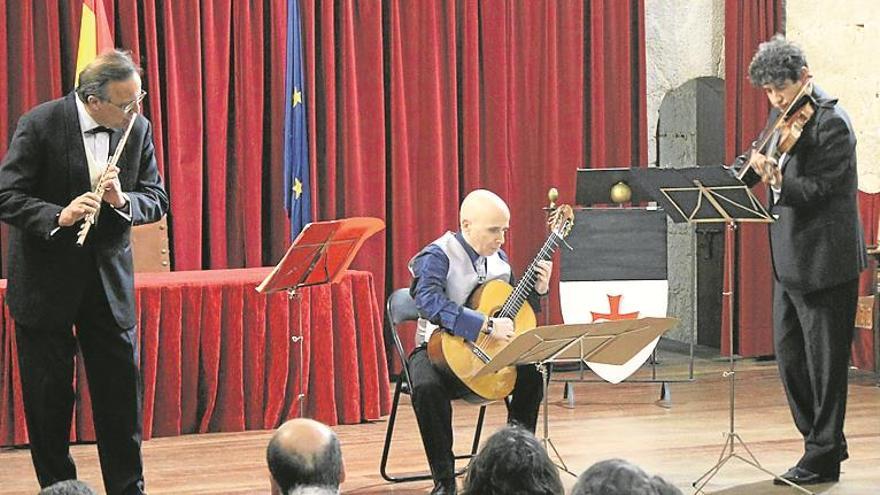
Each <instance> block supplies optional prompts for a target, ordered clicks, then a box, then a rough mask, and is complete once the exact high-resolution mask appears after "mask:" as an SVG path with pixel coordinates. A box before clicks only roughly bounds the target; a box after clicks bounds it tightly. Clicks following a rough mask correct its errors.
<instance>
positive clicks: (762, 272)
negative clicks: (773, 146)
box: [721, 0, 783, 356]
mask: <svg viewBox="0 0 880 495" xmlns="http://www.w3.org/2000/svg"><path fill="white" fill-rule="evenodd" d="M782 8H783V2H782V1H779V0H760V1H756V2H740V1H739V0H727V1H726V2H725V9H724V14H725V21H724V23H725V26H724V41H725V42H724V57H725V65H724V70H725V90H726V92H725V94H726V108H725V110H726V115H727V122H728V125H727V133H726V136H725V157H726V161H727V162H728V163H732V162H733V160H734V158H735V157H736V156H737V155H739V154H740V153H742V152H743V151H744V150H746V149H748V147H749V146H750V144H751V142H752V141H753V140H754V139H755V137H756V136H757V135H758V133H760V132H761V129H763V127H764V123H765V122H766V120H767V115H768V112H769V104H768V103H767V98H766V97H765V96H764V94H763V93H762V92H761V90H760V88H754V87H752V85H751V83H750V82H749V80H748V68H749V62H751V60H752V55H753V54H754V53H755V50H757V48H758V44H760V43H761V42H763V41H766V40H768V39H770V37H771V36H773V34H774V33H777V32H780V31H781V30H782ZM754 192H755V194H756V195H757V196H758V197H759V198H760V199H762V200H764V199H765V191H763V190H762V188H756V189H754ZM736 252H737V260H736V274H737V279H736V282H735V283H736V286H735V291H736V292H735V293H736V308H735V311H736V320H735V324H736V326H737V329H738V334H735V335H734V338H735V339H736V341H735V342H734V346H735V347H736V348H735V349H734V350H735V352H737V353H739V354H741V355H743V356H756V355H769V354H772V353H773V321H772V306H773V304H772V301H773V299H772V291H773V272H772V270H773V267H772V266H771V264H770V244H769V239H768V237H767V226H766V225H749V224H741V225H740V226H739V235H738V242H737V249H736ZM729 255H730V249H728V250H727V253H726V256H729ZM724 283H725V285H727V284H729V283H730V281H729V280H727V279H726V274H725V282H724ZM729 318H730V314H729V311H728V306H727V303H726V302H725V304H724V309H723V312H722V325H721V351H722V353H724V354H726V353H728V352H730V350H729V347H730V346H729V343H728V342H729V337H728V335H729V333H728V332H729V323H728V322H729Z"/></svg>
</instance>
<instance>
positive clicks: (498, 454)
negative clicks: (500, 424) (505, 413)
mask: <svg viewBox="0 0 880 495" xmlns="http://www.w3.org/2000/svg"><path fill="white" fill-rule="evenodd" d="M463 493H464V494H465V495H560V494H562V493H563V487H562V481H561V480H560V479H559V471H558V470H557V468H556V466H555V465H554V464H553V461H551V460H550V456H548V455H547V451H546V450H544V447H543V446H542V445H541V442H540V441H539V440H538V439H537V438H535V436H534V435H533V434H532V432H530V431H528V430H526V429H525V428H522V427H520V426H518V425H508V426H505V427H504V428H501V429H500V430H498V431H497V432H495V433H494V434H493V435H492V436H491V437H489V439H488V440H486V443H485V444H483V447H482V448H481V449H480V452H479V453H477V455H476V456H475V457H474V458H473V460H472V461H471V464H470V466H469V467H468V472H467V477H466V478H465V482H464V490H463Z"/></svg>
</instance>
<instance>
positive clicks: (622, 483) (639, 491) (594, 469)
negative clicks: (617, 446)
mask: <svg viewBox="0 0 880 495" xmlns="http://www.w3.org/2000/svg"><path fill="white" fill-rule="evenodd" d="M571 495H681V491H680V490H679V489H678V488H676V487H674V486H672V485H670V484H669V483H667V482H666V481H665V480H663V478H660V477H658V476H649V475H648V473H646V472H644V471H643V470H642V469H641V468H639V467H638V466H636V465H635V464H632V463H629V462H627V461H624V460H621V459H609V460H607V461H601V462H597V463H596V464H593V465H592V466H591V467H590V468H589V469H587V470H586V471H584V472H583V473H582V474H581V475H580V477H579V478H578V480H577V483H576V484H575V485H574V489H572V491H571Z"/></svg>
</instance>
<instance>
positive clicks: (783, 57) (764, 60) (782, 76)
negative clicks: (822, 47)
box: [749, 34, 807, 87]
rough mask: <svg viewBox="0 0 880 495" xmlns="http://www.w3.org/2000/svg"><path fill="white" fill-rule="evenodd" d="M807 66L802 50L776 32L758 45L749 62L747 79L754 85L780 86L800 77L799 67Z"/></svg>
mask: <svg viewBox="0 0 880 495" xmlns="http://www.w3.org/2000/svg"><path fill="white" fill-rule="evenodd" d="M806 66H807V58H806V56H804V52H803V50H801V49H800V47H798V46H797V45H795V44H794V43H792V42H790V41H788V40H786V39H785V36H783V35H781V34H777V35H776V36H774V37H772V38H770V40H769V41H765V42H763V43H761V44H760V45H758V51H757V52H755V56H754V57H752V62H751V63H750V64H749V80H750V81H752V84H753V85H755V86H763V85H765V84H772V85H774V86H776V87H779V86H782V85H783V84H784V83H785V82H786V81H797V80H799V79H800V78H801V69H803V68H804V67H806Z"/></svg>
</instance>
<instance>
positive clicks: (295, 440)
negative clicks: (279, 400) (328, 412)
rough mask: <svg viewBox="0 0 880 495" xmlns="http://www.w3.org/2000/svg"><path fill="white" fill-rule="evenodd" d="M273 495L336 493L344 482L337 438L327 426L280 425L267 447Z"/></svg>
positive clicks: (304, 421)
mask: <svg viewBox="0 0 880 495" xmlns="http://www.w3.org/2000/svg"><path fill="white" fill-rule="evenodd" d="M266 461H267V463H268V465H269V472H270V474H271V483H272V493H273V495H279V494H284V495H287V494H289V493H290V492H292V491H293V490H294V489H299V488H303V489H305V488H323V489H326V490H330V491H329V493H338V492H339V485H340V484H342V482H343V481H344V480H345V466H344V464H343V461H342V451H341V449H340V448H339V439H338V438H337V437H336V434H335V433H333V430H331V429H330V428H329V427H327V425H325V424H323V423H319V422H317V421H314V420H311V419H304V418H297V419H291V420H290V421H287V422H286V423H284V424H283V425H281V426H280V427H279V428H278V430H276V431H275V434H273V435H272V439H271V440H270V441H269V446H268V447H267V448H266Z"/></svg>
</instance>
